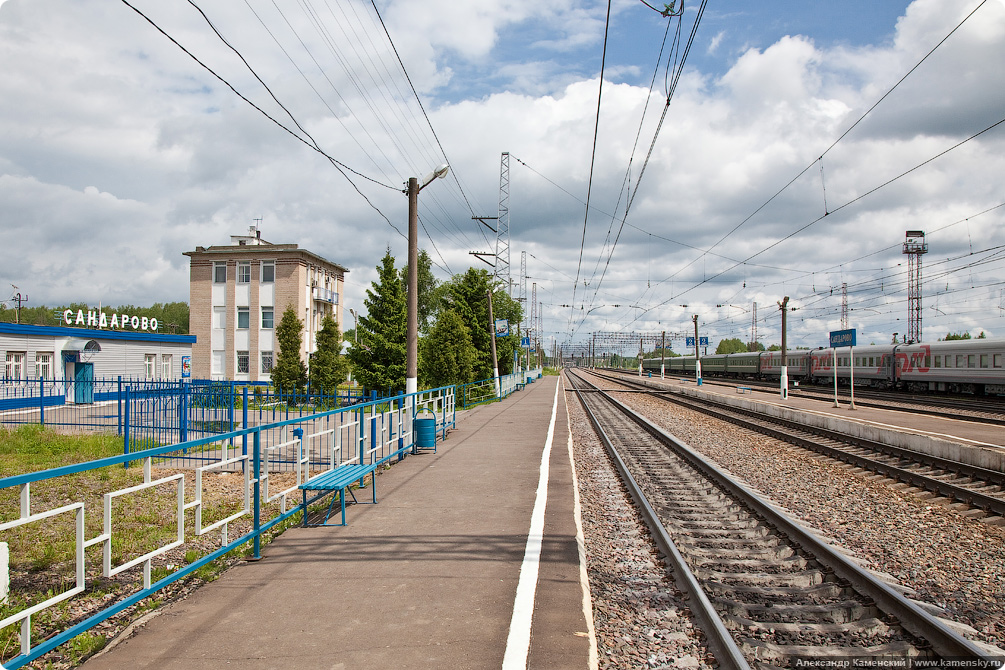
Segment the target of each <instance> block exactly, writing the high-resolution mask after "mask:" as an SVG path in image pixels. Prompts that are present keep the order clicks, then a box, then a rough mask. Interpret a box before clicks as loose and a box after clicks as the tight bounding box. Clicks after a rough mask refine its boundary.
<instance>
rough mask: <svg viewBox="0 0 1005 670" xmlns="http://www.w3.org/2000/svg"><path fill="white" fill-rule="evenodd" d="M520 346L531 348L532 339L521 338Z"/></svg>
mask: <svg viewBox="0 0 1005 670" xmlns="http://www.w3.org/2000/svg"><path fill="white" fill-rule="evenodd" d="M520 346H521V347H524V348H528V347H530V338H529V337H521V338H520Z"/></svg>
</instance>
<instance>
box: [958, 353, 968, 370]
mask: <svg viewBox="0 0 1005 670" xmlns="http://www.w3.org/2000/svg"><path fill="white" fill-rule="evenodd" d="M956 367H958V368H965V367H967V355H966V354H956Z"/></svg>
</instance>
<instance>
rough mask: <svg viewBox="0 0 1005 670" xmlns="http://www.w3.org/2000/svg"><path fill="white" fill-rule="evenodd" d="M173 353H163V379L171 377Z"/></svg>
mask: <svg viewBox="0 0 1005 670" xmlns="http://www.w3.org/2000/svg"><path fill="white" fill-rule="evenodd" d="M172 376H173V375H172V374H171V354H161V379H171V377H172Z"/></svg>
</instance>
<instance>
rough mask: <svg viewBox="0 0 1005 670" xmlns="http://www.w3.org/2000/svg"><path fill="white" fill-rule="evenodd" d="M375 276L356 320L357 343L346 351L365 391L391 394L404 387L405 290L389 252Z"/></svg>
mask: <svg viewBox="0 0 1005 670" xmlns="http://www.w3.org/2000/svg"><path fill="white" fill-rule="evenodd" d="M377 273H378V281H376V282H373V283H372V284H371V287H370V288H368V289H367V290H366V299H365V300H364V304H365V305H366V311H367V313H366V316H362V315H361V316H360V317H359V326H358V331H359V332H358V333H357V336H358V337H359V340H358V341H357V342H354V343H353V345H352V346H351V347H350V349H349V361H350V363H352V368H353V372H354V374H355V375H356V379H357V380H358V381H359V382H360V383H361V384H363V386H364V388H368V389H372V390H377V391H381V392H384V393H391V392H394V391H401V390H404V388H405V338H406V336H407V321H408V313H407V305H406V302H405V287H404V286H403V285H402V282H401V278H400V277H399V275H398V272H397V271H396V270H395V269H394V256H392V255H391V250H390V249H388V250H387V253H386V254H384V258H383V259H381V264H380V265H378V266H377Z"/></svg>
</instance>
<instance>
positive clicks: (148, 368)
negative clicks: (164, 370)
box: [143, 354, 157, 379]
mask: <svg viewBox="0 0 1005 670" xmlns="http://www.w3.org/2000/svg"><path fill="white" fill-rule="evenodd" d="M156 360H157V355H156V354H146V355H144V356H143V372H144V374H145V375H146V378H147V379H153V378H154V371H155V369H156V368H155V366H156Z"/></svg>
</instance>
